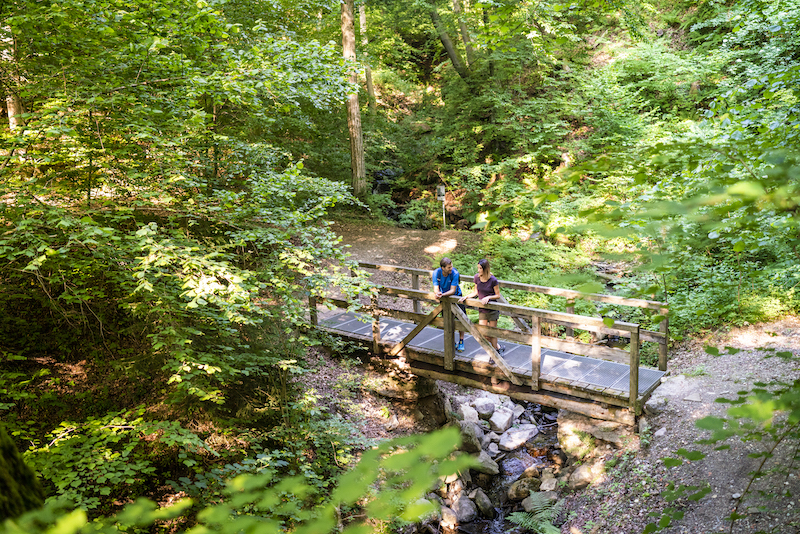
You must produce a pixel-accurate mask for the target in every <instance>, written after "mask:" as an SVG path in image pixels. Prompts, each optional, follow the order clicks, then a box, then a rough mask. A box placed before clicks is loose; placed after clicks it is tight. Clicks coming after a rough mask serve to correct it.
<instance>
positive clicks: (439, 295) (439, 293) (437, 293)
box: [433, 289, 442, 300]
mask: <svg viewBox="0 0 800 534" xmlns="http://www.w3.org/2000/svg"><path fill="white" fill-rule="evenodd" d="M433 294H434V295H436V300H439V299H440V298H442V292H441V291H439V290H438V289H437V290H436V291H434V292H433Z"/></svg>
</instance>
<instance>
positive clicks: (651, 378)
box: [320, 312, 665, 396]
mask: <svg viewBox="0 0 800 534" xmlns="http://www.w3.org/2000/svg"><path fill="white" fill-rule="evenodd" d="M320 326H322V327H324V328H326V329H329V330H335V331H339V332H342V333H345V334H353V335H356V336H365V337H372V317H370V316H368V315H360V314H354V313H351V312H345V313H341V314H339V315H335V316H333V317H330V318H328V319H325V320H321V321H320ZM415 326H416V325H414V324H413V323H406V322H403V321H398V320H396V319H387V318H381V320H380V332H381V341H384V342H389V343H399V342H400V341H402V340H403V338H404V337H405V336H406V335H407V334H408V333H409V332H411V331H412V330H413V329H414V327H415ZM457 340H458V338H457V337H456V338H454V342H455V341H457ZM501 344H503V345H505V347H506V352H505V354H503V359H504V360H505V361H506V363H508V365H509V367H511V369H512V370H513V371H514V372H515V373H517V374H521V375H525V376H528V377H530V376H531V347H530V346H529V345H518V344H516V343H512V342H509V341H503V340H501ZM409 346H410V347H412V348H422V349H427V350H433V351H437V352H442V353H443V352H444V335H443V332H442V330H440V329H438V328H434V327H431V326H427V327H425V328H424V329H423V330H422V331H421V332H420V333H419V334H417V336H416V337H415V338H414V339H412V340H411V343H409ZM464 348H465V350H464V352H462V353H456V356H455V359H456V361H463V362H473V361H475V362H486V363H488V362H489V355H488V354H486V352H485V351H484V350H483V348H482V347H481V346H480V345H479V344H478V342H477V341H475V339H473V338H472V336H470V335H469V334H465V337H464ZM664 374H665V372H664V371H659V370H657V369H651V368H648V367H639V391H638V394H639V395H643V394H645V393H646V392H648V391H651V390H652V389H654V388H655V386H656V385H657V383H658V382H659V381H660V380H661V377H662V376H664ZM540 378H541V380H543V381H547V382H555V381H557V380H559V379H561V380H568V381H570V382H577V383H581V384H584V385H586V386H587V387H592V388H600V389H609V390H617V391H619V392H622V393H624V394H625V395H626V396H627V395H628V391H629V388H630V373H629V371H628V366H627V365H624V364H620V363H615V362H609V361H605V360H599V359H595V358H588V357H586V356H577V355H574V354H569V353H566V352H560V351H556V350H552V349H545V348H542V359H541V377H540Z"/></svg>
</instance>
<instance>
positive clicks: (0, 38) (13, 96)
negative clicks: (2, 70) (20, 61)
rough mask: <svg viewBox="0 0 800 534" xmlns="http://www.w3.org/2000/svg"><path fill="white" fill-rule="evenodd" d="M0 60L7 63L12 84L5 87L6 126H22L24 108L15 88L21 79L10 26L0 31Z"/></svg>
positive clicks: (11, 127)
mask: <svg viewBox="0 0 800 534" xmlns="http://www.w3.org/2000/svg"><path fill="white" fill-rule="evenodd" d="M0 50H1V51H0V60H1V61H2V62H3V63H5V64H6V65H9V68H8V73H9V74H10V78H11V81H12V84H13V85H15V86H16V87H14V86H12V84H9V87H8V88H7V89H6V109H8V127H9V128H10V129H11V130H14V129H16V128H19V127H21V126H24V125H25V123H24V122H23V120H22V114H23V113H24V112H25V110H24V109H23V107H22V101H21V100H20V98H19V94H18V92H17V89H18V88H19V86H20V83H21V79H20V75H19V69H18V67H17V40H16V37H15V36H14V34H13V33H11V28H9V27H7V26H5V27H3V29H2V31H1V32H0Z"/></svg>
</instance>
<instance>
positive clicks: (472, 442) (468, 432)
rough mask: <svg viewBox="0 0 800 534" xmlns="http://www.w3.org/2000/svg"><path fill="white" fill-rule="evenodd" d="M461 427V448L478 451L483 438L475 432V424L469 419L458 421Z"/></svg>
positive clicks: (471, 451)
mask: <svg viewBox="0 0 800 534" xmlns="http://www.w3.org/2000/svg"><path fill="white" fill-rule="evenodd" d="M458 426H459V428H460V429H461V450H462V451H464V452H469V453H476V452H479V451H480V450H481V440H480V438H478V436H477V435H476V432H475V425H474V424H473V423H470V422H467V421H458Z"/></svg>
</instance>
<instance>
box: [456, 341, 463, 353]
mask: <svg viewBox="0 0 800 534" xmlns="http://www.w3.org/2000/svg"><path fill="white" fill-rule="evenodd" d="M456 350H457V351H458V352H464V342H463V341H459V342H458V345H456Z"/></svg>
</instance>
